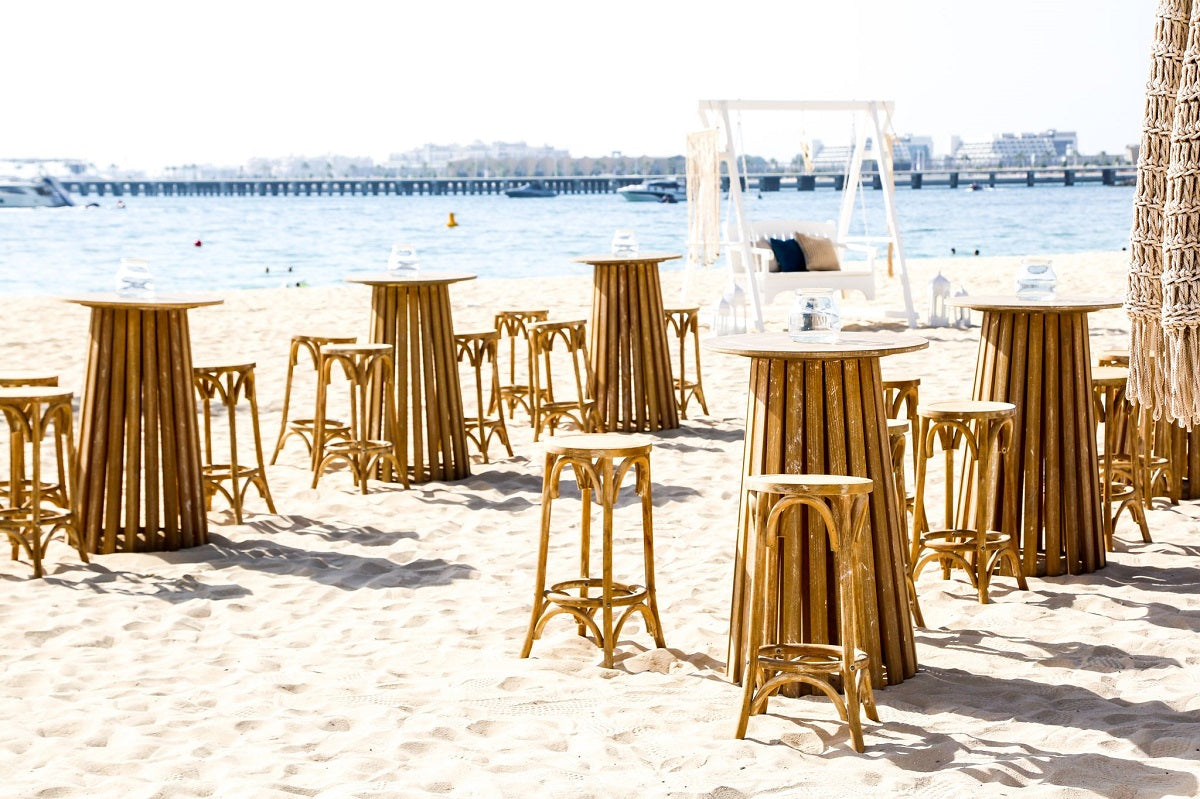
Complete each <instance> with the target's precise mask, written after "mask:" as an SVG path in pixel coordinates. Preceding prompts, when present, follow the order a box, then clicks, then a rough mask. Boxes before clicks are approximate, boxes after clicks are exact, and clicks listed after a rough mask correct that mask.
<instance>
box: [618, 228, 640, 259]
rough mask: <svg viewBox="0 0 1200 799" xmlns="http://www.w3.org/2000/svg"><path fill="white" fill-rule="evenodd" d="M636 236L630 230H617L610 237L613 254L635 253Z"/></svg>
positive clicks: (636, 248) (636, 250) (636, 246)
mask: <svg viewBox="0 0 1200 799" xmlns="http://www.w3.org/2000/svg"><path fill="white" fill-rule="evenodd" d="M637 252H638V241H637V236H636V235H634V232H633V231H632V230H618V231H616V232H615V233H613V237H612V254H613V255H637Z"/></svg>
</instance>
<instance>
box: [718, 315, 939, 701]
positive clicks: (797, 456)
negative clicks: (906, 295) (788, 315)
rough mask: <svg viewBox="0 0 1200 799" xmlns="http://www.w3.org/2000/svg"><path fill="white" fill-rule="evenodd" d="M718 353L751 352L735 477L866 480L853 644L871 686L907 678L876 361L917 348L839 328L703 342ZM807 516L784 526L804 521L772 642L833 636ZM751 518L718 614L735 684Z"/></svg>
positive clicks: (896, 514) (904, 535)
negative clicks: (729, 592)
mask: <svg viewBox="0 0 1200 799" xmlns="http://www.w3.org/2000/svg"><path fill="white" fill-rule="evenodd" d="M705 346H706V347H707V348H709V349H712V350H715V351H717V352H724V353H731V354H734V355H742V356H745V357H748V358H750V389H749V392H748V397H747V404H746V438H745V454H744V457H743V468H742V475H743V478H744V477H745V476H746V475H754V474H772V473H782V474H804V473H809V474H839V475H853V476H857V477H869V478H871V480H873V481H874V484H875V485H874V488H873V489H872V492H871V495H870V499H869V500H868V515H869V521H868V526H869V529H868V532H867V534H866V535H867V538H868V539H869V542H870V543H869V545H868V546H865V547H864V550H865V553H864V554H865V556H866V558H867V562H866V563H864V564H863V575H862V583H863V590H864V593H865V601H864V605H865V608H866V613H865V616H866V618H865V619H864V620H863V623H864V631H863V640H862V641H861V642H860V645H861V646H862V648H863V649H864V651H866V652H867V653H868V654H869V655H870V656H871V682H872V684H873V685H875V686H877V687H882V686H883V685H885V684H895V683H899V682H901V681H902V680H904V679H905V678H907V677H911V676H913V675H914V674H916V671H917V654H916V645H915V642H914V639H913V629H912V622H911V619H910V618H909V611H908V607H909V605H908V587H907V581H906V577H905V575H906V569H907V557H908V531H907V525H906V523H905V520H904V519H903V518H902V517H901V515H900V503H899V501H898V500H897V497H896V483H895V479H894V477H893V474H892V458H891V446H890V443H889V440H888V431H887V410H886V408H885V406H884V400H883V380H882V378H881V377H880V374H879V359H880V358H881V357H883V356H885V355H896V354H900V353H905V352H914V351H916V350H921V349H925V348H926V347H928V346H929V343H928V342H927V341H926V340H925V339H923V338H919V337H917V336H911V335H896V334H890V333H855V334H853V335H842V336H840V337H839V339H838V341H837V342H836V343H808V342H797V341H793V340H792V339H791V338H790V337H789V336H788V335H787V334H783V333H767V334H762V333H750V334H744V335H737V336H723V337H721V338H715V339H709V340H708V341H706V342H705ZM807 515H808V514H804V516H801V515H800V514H793V515H792V516H791V517H790V518H788V519H785V520H784V523H785V524H807V527H806V530H807V534H806V535H805V536H802V539H803V540H806V542H807V543H804V544H802V546H801V552H800V553H799V554H798V557H796V558H789V559H788V560H787V561H786V562H784V563H783V564H782V565H781V568H780V573H779V583H778V585H779V586H780V597H781V600H780V601H781V604H783V608H782V610H781V614H780V615H781V617H782V620H783V621H782V625H783V629H781V630H780V633H781V635H782V638H781V639H780V640H794V641H800V642H805V643H815V644H825V643H838V642H837V641H836V640H835V638H836V636H837V630H838V624H837V607H838V603H837V598H836V585H835V583H834V580H833V577H832V575H833V566H832V564H833V559H832V554H831V552H830V550H829V547H828V542H827V541H826V538H825V533H824V532H823V530H822V528H821V527H820V526H819V524H817V523H816V522H815V520H813V519H809V520H808V521H805V520H804V519H805V517H807ZM750 523H751V520H750V519H749V518H748V512H747V509H746V508H745V506H744V504H743V505H742V508H741V510H740V512H739V517H738V533H737V549H736V554H735V561H734V574H733V600H732V607H731V614H730V621H729V662H728V665H727V670H728V673H729V676H730V677H731V678H732V679H733V680H735V681H738V680H740V679H741V678H742V673H741V672H742V667H743V665H744V663H745V659H746V652H745V651H744V649H745V642H746V637H747V636H746V634H745V627H746V623H747V620H748V618H749V607H748V605H747V603H746V598H745V591H746V588H747V585H748V579H749V573H748V570H749V568H750V566H751V564H750V563H749V561H748V560H747V554H748V553H747V552H746V542H747V541H748V540H749V539H748V536H749V525H750Z"/></svg>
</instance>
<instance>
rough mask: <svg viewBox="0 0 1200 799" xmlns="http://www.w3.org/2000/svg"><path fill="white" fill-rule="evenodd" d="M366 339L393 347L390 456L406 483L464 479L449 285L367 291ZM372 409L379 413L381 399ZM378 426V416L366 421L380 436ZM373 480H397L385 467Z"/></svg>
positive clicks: (467, 465)
mask: <svg viewBox="0 0 1200 799" xmlns="http://www.w3.org/2000/svg"><path fill="white" fill-rule="evenodd" d="M371 341H373V342H376V343H386V344H391V345H392V347H393V348H394V352H395V355H394V361H395V369H396V383H395V385H396V402H397V406H398V407H397V420H398V427H399V430H400V438H401V440H400V441H398V442H397V443H396V450H397V451H396V456H397V457H398V458H399V459H400V462H401V463H404V464H407V465H408V467H409V469H410V470H411V472H412V482H415V483H421V482H426V481H429V480H461V479H463V478H465V477H469V476H470V474H471V458H470V454H469V453H468V452H467V432H466V425H465V424H464V422H463V405H462V390H461V388H460V385H459V379H458V358H457V354H456V352H455V347H454V322H453V319H452V316H451V312H450V291H449V285H448V284H447V283H418V282H412V283H407V284H388V285H373V286H372V289H371ZM372 405H373V406H374V407H377V408H379V409H382V407H383V406H382V399H381V398H380V399H379V400H378V401H376V402H373V403H372ZM380 425H381V417H379V418H372V420H371V428H370V429H371V430H374V431H379V430H380V429H381V428H380ZM373 435H377V433H373ZM380 479H381V480H387V481H392V482H399V481H400V478H399V476H397V475H395V474H394V472H393V469H392V467H391V466H390V465H388V464H384V465H382V467H381V471H380Z"/></svg>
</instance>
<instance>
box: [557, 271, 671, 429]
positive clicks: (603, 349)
mask: <svg viewBox="0 0 1200 799" xmlns="http://www.w3.org/2000/svg"><path fill="white" fill-rule="evenodd" d="M677 257H678V256H674V255H670V256H668V255H644V256H639V257H633V256H629V257H627V258H614V259H611V260H609V259H603V258H599V257H596V258H592V257H587V258H578V259H576V260H577V261H580V262H582V263H590V264H592V266H593V269H594V273H593V290H592V317H591V329H590V330H589V333H588V335H589V339H588V358H589V359H590V360H591V362H592V370H593V372H594V373H595V380H596V383H595V386H594V387H593V392H592V393H593V396H594V397H595V399H596V407H597V409H598V411H599V413H600V418H601V420H602V421H603V423H604V429H605V430H607V431H609V432H614V431H622V432H632V431H645V432H653V431H655V430H671V429H674V428H677V427H679V413H678V411H677V410H676V407H675V383H674V375H673V372H672V370H673V366H672V364H671V351H670V349H669V348H668V344H667V329H666V319H665V318H664V316H663V303H662V286H661V284H660V282H659V277H658V265H659V263H661V262H662V261H665V260H668V259H669V258H677Z"/></svg>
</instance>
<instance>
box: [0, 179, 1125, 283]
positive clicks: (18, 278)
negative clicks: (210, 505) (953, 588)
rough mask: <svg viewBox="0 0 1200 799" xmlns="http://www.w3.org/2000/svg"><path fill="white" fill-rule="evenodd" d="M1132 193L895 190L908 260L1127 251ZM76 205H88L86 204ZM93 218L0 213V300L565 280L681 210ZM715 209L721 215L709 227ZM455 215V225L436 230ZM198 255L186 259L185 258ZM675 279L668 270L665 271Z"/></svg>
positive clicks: (802, 199)
mask: <svg viewBox="0 0 1200 799" xmlns="http://www.w3.org/2000/svg"><path fill="white" fill-rule="evenodd" d="M1133 191H1134V190H1133V188H1131V187H1112V186H1101V185H1077V186H1070V187H1067V186H1052V185H1051V186H1036V187H1025V186H1013V187H1002V188H996V189H984V190H982V191H969V190H967V189H964V188H959V189H948V188H941V187H939V188H926V189H920V190H913V189H908V188H901V189H897V193H896V206H897V215H898V217H899V221H900V229H901V235H902V236H903V241H904V247H905V251H906V254H907V255H908V256H909V257H910V258H912V257H930V256H949V255H950V254H951V249H952V248H953V249H954V250H956V251H957V256H958V257H963V258H970V257H972V254H973V253H974V252H975V251H976V250H978V251H979V252H980V254H983V255H1028V254H1038V253H1046V254H1055V253H1065V252H1080V251H1089V250H1120V249H1122V248H1123V247H1126V246H1127V245H1128V240H1129V229H1130V224H1131V221H1132V218H1133ZM89 199H92V200H96V198H95V197H91V198H89ZM860 200H861V202H860V203H859V204H858V208H857V210H856V216H855V222H854V225H853V226H852V231H851V232H852V233H854V234H856V235H864V234H865V235H883V234H884V233H885V232H886V230H885V225H884V219H883V211H882V193H881V192H878V191H873V190H869V189H868V190H866V191H864V192H861V193H860ZM840 201H841V195H840V193H838V192H835V191H832V190H817V191H815V192H796V191H784V192H768V193H765V194H762V195H761V197H760V196H757V195H756V194H755V193H754V192H751V193H750V194H748V195H747V200H746V202H747V206H746V207H747V211H748V213H749V214H750V215H751V217H752V218H756V219H779V218H783V219H791V218H798V219H813V220H832V219H835V218H836V217H837V214H838V208H839V203H840ZM98 202H99V203H100V206H99V207H96V208H83V207H76V208H54V209H50V208H40V209H4V210H3V211H0V291H2V292H3V293H5V294H52V295H53V294H66V293H77V292H80V291H106V290H111V289H112V287H113V276H114V273H115V271H116V268H117V263H118V261H119V260H120V259H121V258H122V257H140V258H146V259H148V260H149V261H150V264H151V269H152V271H153V274H154V278H155V283H156V287H157V288H158V289H159V290H160V291H187V290H220V289H234V288H255V287H275V286H282V285H286V284H294V283H303V284H306V285H313V286H316V285H329V284H334V283H339V282H340V281H341V279H342V277H343V276H345V275H346V274H348V273H351V272H355V271H373V270H380V269H383V268H385V266H386V262H387V256H388V252H389V250H390V248H391V245H392V244H393V243H396V242H404V243H409V244H413V245H415V246H416V247H417V249H418V252H419V255H420V258H421V266H422V268H423V269H428V270H431V271H432V270H439V271H445V270H455V271H470V272H473V273H475V274H477V275H479V276H480V277H536V276H539V275H564V274H572V273H577V272H579V270H581V269H584V268H585V267H581V266H579V265H578V264H573V263H572V262H571V259H572V258H573V257H575V256H578V255H587V254H593V253H597V252H607V251H608V250H609V243H610V240H611V238H612V234H613V231H614V230H616V229H618V228H628V229H631V230H633V231H634V232H635V233H636V235H637V239H638V242H639V244H640V246H641V249H642V250H643V251H651V250H654V251H664V250H665V251H672V252H680V253H684V252H686V250H687V206H686V204H684V203H678V204H674V205H660V204H657V203H629V202H626V201H625V200H623V199H622V198H620V197H618V196H616V195H613V194H593V195H560V196H558V197H554V198H548V199H510V198H508V197H505V196H503V195H500V196H490V195H473V196H444V197H432V196H416V197H395V196H386V197H374V196H369V197H361V196H354V197H126V198H124V202H125V207H124V208H118V207H117V206H116V198H113V197H105V198H99V200H98ZM726 211H727V208H726V207H724V206H723V208H722V220H723V221H724V219H725V217H726ZM450 214H454V217H455V219H456V220H457V222H458V223H459V224H458V226H457V227H453V228H451V227H447V225H446V222H447V220H448V218H449V216H450ZM197 242H199V244H200V246H196V244H197ZM675 268H682V267H681V266H679V265H678V263H677V264H676V266H675Z"/></svg>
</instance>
